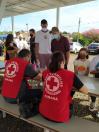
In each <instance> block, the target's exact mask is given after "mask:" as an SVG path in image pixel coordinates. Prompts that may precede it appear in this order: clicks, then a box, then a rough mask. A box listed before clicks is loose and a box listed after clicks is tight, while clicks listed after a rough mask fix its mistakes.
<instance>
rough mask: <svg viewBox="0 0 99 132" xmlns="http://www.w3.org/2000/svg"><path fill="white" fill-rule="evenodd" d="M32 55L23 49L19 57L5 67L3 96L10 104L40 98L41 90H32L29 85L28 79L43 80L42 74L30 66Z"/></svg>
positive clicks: (11, 60)
mask: <svg viewBox="0 0 99 132" xmlns="http://www.w3.org/2000/svg"><path fill="white" fill-rule="evenodd" d="M30 59H31V53H30V51H29V50H27V49H23V50H21V51H20V52H19V53H18V57H16V58H13V59H10V60H8V61H7V63H6V66H5V73H4V80H3V85H2V96H3V97H4V99H5V100H6V101H7V102H8V103H12V104H16V103H18V102H27V101H28V100H29V99H30V98H31V99H32V98H35V97H36V98H40V97H41V95H42V92H41V89H32V88H30V87H29V85H28V83H27V78H29V79H38V80H40V79H41V78H42V74H41V73H40V72H39V71H38V72H37V71H35V70H34V68H33V65H32V64H30V63H29V62H30Z"/></svg>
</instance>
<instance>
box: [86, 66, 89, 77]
mask: <svg viewBox="0 0 99 132" xmlns="http://www.w3.org/2000/svg"><path fill="white" fill-rule="evenodd" d="M88 74H89V67H87V70H86V73H85V75H86V76H88Z"/></svg>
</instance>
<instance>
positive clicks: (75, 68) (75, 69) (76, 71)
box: [74, 65, 78, 74]
mask: <svg viewBox="0 0 99 132" xmlns="http://www.w3.org/2000/svg"><path fill="white" fill-rule="evenodd" d="M74 72H75V74H78V70H77V66H75V65H74Z"/></svg>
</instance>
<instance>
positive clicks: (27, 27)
mask: <svg viewBox="0 0 99 132" xmlns="http://www.w3.org/2000/svg"><path fill="white" fill-rule="evenodd" d="M26 29H27V33H28V23H26Z"/></svg>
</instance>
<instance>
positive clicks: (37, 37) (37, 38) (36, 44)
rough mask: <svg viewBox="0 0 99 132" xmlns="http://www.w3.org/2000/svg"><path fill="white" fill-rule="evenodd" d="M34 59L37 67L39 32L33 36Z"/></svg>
mask: <svg viewBox="0 0 99 132" xmlns="http://www.w3.org/2000/svg"><path fill="white" fill-rule="evenodd" d="M35 57H36V62H37V64H38V65H39V63H40V62H39V32H37V33H36V35H35Z"/></svg>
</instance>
